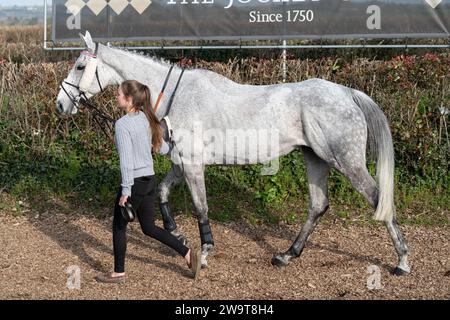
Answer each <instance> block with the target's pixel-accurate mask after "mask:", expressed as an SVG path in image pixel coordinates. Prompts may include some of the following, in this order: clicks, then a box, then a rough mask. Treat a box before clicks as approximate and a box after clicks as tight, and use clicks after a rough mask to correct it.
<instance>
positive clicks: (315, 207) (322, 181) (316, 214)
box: [272, 147, 330, 266]
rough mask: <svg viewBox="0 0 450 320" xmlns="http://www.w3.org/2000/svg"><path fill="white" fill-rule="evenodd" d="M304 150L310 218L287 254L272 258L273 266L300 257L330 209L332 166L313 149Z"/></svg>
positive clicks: (282, 264) (305, 148)
mask: <svg viewBox="0 0 450 320" xmlns="http://www.w3.org/2000/svg"><path fill="white" fill-rule="evenodd" d="M302 150H303V154H304V158H305V163H306V169H307V174H308V185H309V195H310V204H309V213H308V218H307V220H306V222H305V224H304V225H303V227H302V229H301V231H300V234H299V235H298V236H297V239H295V241H294V243H293V244H292V245H291V247H290V248H289V249H288V250H287V251H286V252H285V253H281V254H278V255H276V256H274V257H273V258H272V264H273V265H276V266H285V265H287V264H288V263H289V261H290V260H291V258H295V257H299V256H300V254H301V253H302V251H303V248H304V247H305V244H306V240H307V239H308V237H309V235H310V234H311V232H312V231H313V230H314V228H315V226H316V225H317V222H318V221H319V218H320V217H321V216H322V215H323V214H324V213H325V212H326V211H327V209H328V176H329V173H330V166H329V165H328V163H327V162H325V161H324V160H322V159H321V158H319V157H318V156H317V155H316V154H315V153H314V151H313V150H312V149H310V148H307V147H303V148H302Z"/></svg>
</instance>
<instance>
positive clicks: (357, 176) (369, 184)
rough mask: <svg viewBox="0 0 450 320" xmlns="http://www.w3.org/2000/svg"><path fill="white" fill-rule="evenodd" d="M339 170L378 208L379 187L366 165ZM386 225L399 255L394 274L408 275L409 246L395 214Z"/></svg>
mask: <svg viewBox="0 0 450 320" xmlns="http://www.w3.org/2000/svg"><path fill="white" fill-rule="evenodd" d="M339 170H340V171H341V172H342V173H343V174H344V175H345V176H347V177H348V178H349V180H350V182H351V183H352V185H353V186H354V187H355V189H356V190H358V192H359V193H360V194H362V195H363V196H364V197H365V198H366V199H367V201H368V202H369V203H370V204H371V205H372V207H374V208H376V207H377V205H378V188H377V185H376V183H375V180H374V179H373V178H372V176H371V175H370V174H369V172H368V171H367V168H366V166H365V165H363V164H361V165H359V166H358V167H357V168H351V167H350V166H345V167H341V168H339ZM386 227H387V229H388V232H389V235H390V236H391V238H392V242H393V243H394V247H395V251H397V255H398V266H397V267H396V268H395V270H394V274H395V275H398V276H400V275H406V274H408V273H410V268H409V266H408V247H407V245H406V241H405V239H404V238H403V235H402V233H401V231H400V229H399V228H398V225H397V222H396V220H395V215H394V218H393V219H392V221H387V222H386Z"/></svg>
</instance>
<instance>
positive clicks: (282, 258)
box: [272, 254, 289, 267]
mask: <svg viewBox="0 0 450 320" xmlns="http://www.w3.org/2000/svg"><path fill="white" fill-rule="evenodd" d="M288 264H289V259H288V258H287V257H286V255H280V254H278V255H276V256H274V257H273V258H272V265H273V266H276V267H285V266H287V265H288Z"/></svg>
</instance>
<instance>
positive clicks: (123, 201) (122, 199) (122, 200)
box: [119, 196, 128, 207]
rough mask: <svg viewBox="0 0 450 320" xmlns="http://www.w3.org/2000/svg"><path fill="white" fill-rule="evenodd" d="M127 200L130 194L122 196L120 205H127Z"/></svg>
mask: <svg viewBox="0 0 450 320" xmlns="http://www.w3.org/2000/svg"><path fill="white" fill-rule="evenodd" d="M127 200H128V196H121V197H120V200H119V206H121V207H125V203H126V202H127Z"/></svg>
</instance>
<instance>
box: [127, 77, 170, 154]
mask: <svg viewBox="0 0 450 320" xmlns="http://www.w3.org/2000/svg"><path fill="white" fill-rule="evenodd" d="M120 89H121V90H122V92H123V95H124V96H125V97H127V98H128V97H131V101H133V108H134V109H135V110H140V111H143V112H144V113H145V115H146V117H147V119H148V122H149V123H150V128H151V131H152V150H153V151H154V152H158V151H159V149H160V148H161V144H162V136H163V132H162V128H161V125H160V122H159V120H158V118H157V117H156V115H155V113H154V112H153V106H152V102H151V99H150V97H151V96H150V89H149V88H148V87H147V86H146V85H145V84H142V83H140V82H139V81H136V80H126V81H124V82H122V84H121V85H120Z"/></svg>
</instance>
